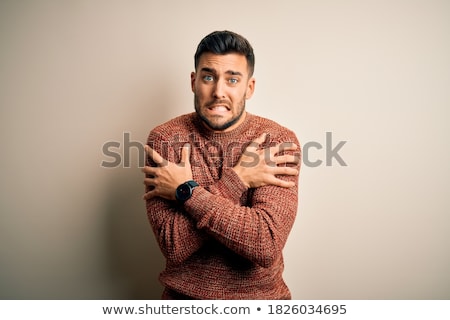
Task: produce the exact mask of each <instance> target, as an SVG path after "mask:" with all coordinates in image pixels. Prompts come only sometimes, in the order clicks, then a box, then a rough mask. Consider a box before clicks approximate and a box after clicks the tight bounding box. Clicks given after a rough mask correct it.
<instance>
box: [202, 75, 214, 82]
mask: <svg viewBox="0 0 450 320" xmlns="http://www.w3.org/2000/svg"><path fill="white" fill-rule="evenodd" d="M203 80H204V81H206V82H210V81H213V80H214V78H213V76H210V75H208V76H204V77H203Z"/></svg>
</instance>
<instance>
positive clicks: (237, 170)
mask: <svg viewBox="0 0 450 320" xmlns="http://www.w3.org/2000/svg"><path fill="white" fill-rule="evenodd" d="M239 167H240V166H239V165H237V166H236V167H233V168H232V169H233V171H234V172H235V173H236V175H237V176H238V177H239V179H240V180H241V182H242V183H243V184H244V186H245V187H246V188H247V189H248V188H250V184H249V183H248V182H247V179H246V178H245V174H244V170H242V169H240V168H239Z"/></svg>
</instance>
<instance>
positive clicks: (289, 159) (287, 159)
mask: <svg viewBox="0 0 450 320" xmlns="http://www.w3.org/2000/svg"><path fill="white" fill-rule="evenodd" d="M273 158H274V161H275V162H276V164H282V163H284V164H288V163H291V164H298V163H299V162H300V157H298V156H296V155H292V154H285V155H282V156H275V157H273Z"/></svg>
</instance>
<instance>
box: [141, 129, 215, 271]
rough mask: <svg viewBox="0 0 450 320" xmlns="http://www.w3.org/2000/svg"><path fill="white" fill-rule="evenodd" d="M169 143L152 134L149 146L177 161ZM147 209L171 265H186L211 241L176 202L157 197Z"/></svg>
mask: <svg viewBox="0 0 450 320" xmlns="http://www.w3.org/2000/svg"><path fill="white" fill-rule="evenodd" d="M165 141H166V140H164V139H163V138H162V137H161V135H160V134H157V133H155V132H154V131H152V132H151V133H150V135H149V138H148V142H147V144H148V145H149V146H151V147H152V148H153V149H154V150H155V151H156V152H158V153H159V154H160V155H161V156H163V157H164V159H168V160H169V161H175V160H174V158H175V154H174V151H173V149H172V148H167V143H165ZM146 191H148V190H146ZM146 208H147V217H148V219H149V222H150V225H151V226H152V229H153V232H154V234H155V237H156V240H157V242H158V245H159V247H160V249H161V252H162V253H163V255H164V256H165V257H166V258H167V260H168V263H170V264H179V263H182V262H183V261H185V260H186V259H187V258H189V257H190V256H191V255H192V254H193V253H194V252H196V251H197V250H198V249H199V248H200V247H201V246H202V245H203V243H204V241H205V239H207V238H208V237H209V236H208V235H207V234H206V233H205V232H204V231H202V230H199V229H198V228H197V226H196V222H195V221H194V220H193V218H192V217H191V216H189V215H188V214H186V212H185V211H184V210H183V208H182V207H181V206H180V205H179V204H177V203H176V202H174V201H168V200H165V199H162V198H159V197H156V198H152V199H149V200H147V201H146Z"/></svg>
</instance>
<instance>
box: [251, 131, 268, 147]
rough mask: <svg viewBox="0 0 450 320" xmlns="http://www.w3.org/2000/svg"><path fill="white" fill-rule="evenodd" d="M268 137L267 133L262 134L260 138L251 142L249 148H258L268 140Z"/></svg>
mask: <svg viewBox="0 0 450 320" xmlns="http://www.w3.org/2000/svg"><path fill="white" fill-rule="evenodd" d="M266 138H267V133H265V132H264V133H263V134H262V135H260V136H259V137H258V138H256V139H254V140H253V141H252V142H250V144H249V146H248V148H247V149H249V148H250V149H255V150H256V149H258V148H259V146H260V145H261V144H262V143H263V142H264V141H266Z"/></svg>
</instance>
